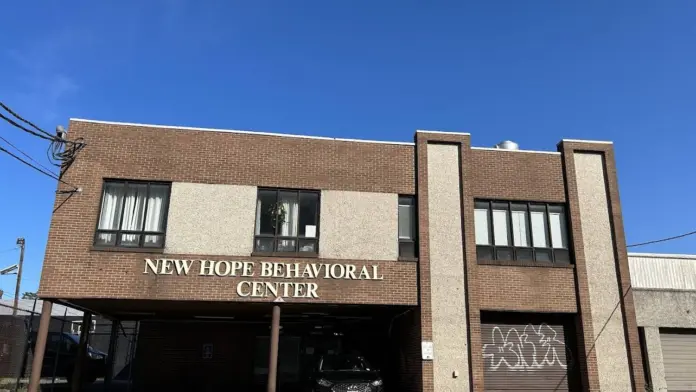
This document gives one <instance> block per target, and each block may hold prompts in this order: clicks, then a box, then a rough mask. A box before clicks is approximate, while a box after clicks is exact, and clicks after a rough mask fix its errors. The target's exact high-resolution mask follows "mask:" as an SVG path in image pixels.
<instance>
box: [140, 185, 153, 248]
mask: <svg viewBox="0 0 696 392" xmlns="http://www.w3.org/2000/svg"><path fill="white" fill-rule="evenodd" d="M149 206H150V183H149V182H148V183H147V185H146V186H145V211H143V220H142V222H141V223H142V226H141V233H143V234H140V238H139V239H138V244H139V246H141V247H142V246H143V245H144V244H145V234H144V233H145V230H146V229H145V223H147V208H148V207H149Z"/></svg>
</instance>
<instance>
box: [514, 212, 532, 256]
mask: <svg viewBox="0 0 696 392" xmlns="http://www.w3.org/2000/svg"><path fill="white" fill-rule="evenodd" d="M528 238H529V235H528V234H527V212H526V211H512V240H513V242H514V244H515V246H525V247H526V246H529V240H528Z"/></svg>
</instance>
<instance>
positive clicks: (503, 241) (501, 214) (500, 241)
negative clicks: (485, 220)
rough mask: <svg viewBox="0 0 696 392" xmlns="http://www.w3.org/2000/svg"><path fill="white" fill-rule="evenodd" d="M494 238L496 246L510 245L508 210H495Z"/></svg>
mask: <svg viewBox="0 0 696 392" xmlns="http://www.w3.org/2000/svg"><path fill="white" fill-rule="evenodd" d="M493 239H494V241H495V245H496V246H508V245H509V243H508V211H507V210H493Z"/></svg>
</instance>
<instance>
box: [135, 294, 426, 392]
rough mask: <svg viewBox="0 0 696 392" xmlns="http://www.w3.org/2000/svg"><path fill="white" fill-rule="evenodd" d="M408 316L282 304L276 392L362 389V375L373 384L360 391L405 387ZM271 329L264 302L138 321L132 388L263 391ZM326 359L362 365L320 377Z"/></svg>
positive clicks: (379, 309)
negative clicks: (333, 386)
mask: <svg viewBox="0 0 696 392" xmlns="http://www.w3.org/2000/svg"><path fill="white" fill-rule="evenodd" d="M409 313H412V309H410V308H406V307H396V306H368V305H360V306H357V305H340V306H337V305H322V306H317V305H312V306H309V305H307V306H305V305H297V304H285V305H283V306H282V312H281V319H280V327H281V329H280V336H279V350H278V371H277V390H278V391H279V392H294V391H310V390H313V389H311V388H314V387H316V385H315V384H317V383H319V382H320V383H322V384H323V385H328V384H340V385H337V386H343V384H346V385H345V386H346V388H348V387H349V386H350V388H353V387H354V385H353V384H355V385H357V386H358V387H360V386H361V385H362V384H366V383H367V381H368V380H361V377H362V378H365V377H368V378H369V377H371V380H369V383H374V385H372V386H370V389H359V390H360V391H365V392H367V391H381V390H382V389H380V388H377V387H383V386H387V385H389V386H391V388H389V389H395V388H399V389H402V387H403V385H402V383H403V377H402V374H403V373H404V371H403V369H402V364H403V363H404V358H403V347H404V346H406V345H408V343H409V342H406V341H405V340H404V339H405V338H404V336H408V335H405V334H403V333H402V331H403V330H405V329H408V328H405V327H406V326H405V325H404V323H407V322H410V320H412V319H411V318H410V317H408V314H409ZM270 332H271V307H270V306H269V305H267V304H263V305H259V304H253V305H252V304H243V305H242V304H240V306H239V309H238V310H237V311H228V312H226V314H225V315H199V316H194V317H192V318H189V319H182V318H179V319H176V320H175V319H152V320H142V321H141V323H140V333H139V336H138V345H137V351H136V362H135V369H136V370H135V373H134V380H133V382H134V386H135V389H136V390H152V389H153V388H157V389H158V390H159V389H169V390H198V391H206V390H244V391H265V390H266V381H267V377H268V363H269V348H270ZM411 346H413V344H411ZM327 357H332V358H360V361H364V362H360V363H359V364H355V363H354V362H351V365H350V366H352V367H354V368H351V369H345V370H352V371H353V372H352V373H350V372H348V373H342V374H341V377H338V375H337V374H338V373H336V372H334V373H331V375H329V376H326V374H329V373H327V372H324V373H322V374H324V376H320V374H319V373H318V372H317V367H318V365H319V364H320V361H321V359H322V358H327ZM342 360H343V359H342ZM327 366H328V365H327V364H325V365H324V367H325V368H326V367H327ZM358 370H359V371H358ZM346 375H351V376H356V377H353V378H351V377H348V378H345V377H343V376H346ZM358 375H359V376H358ZM339 378H340V379H339ZM320 379H322V380H320ZM378 380H379V381H378ZM363 381H364V382H363ZM348 384H350V385H348ZM351 390H352V389H351Z"/></svg>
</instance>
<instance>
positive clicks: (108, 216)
mask: <svg viewBox="0 0 696 392" xmlns="http://www.w3.org/2000/svg"><path fill="white" fill-rule="evenodd" d="M124 188H125V185H124V184H116V183H107V184H106V185H105V186H104V195H103V198H102V206H101V215H100V217H99V225H98V229H99V230H119V229H120V230H126V231H164V227H163V226H164V212H165V209H166V206H167V202H168V198H169V188H168V187H167V186H163V185H162V186H161V185H152V186H151V187H150V195H149V197H148V195H147V185H145V184H129V185H128V188H127V189H124ZM124 192H125V194H124ZM146 206H147V215H145V207H146ZM115 235H116V234H113V233H100V234H99V235H98V241H99V243H102V244H112V245H113V244H115V243H116V241H115V238H114V237H115ZM139 240H140V238H139V235H138V234H122V235H121V243H122V244H124V245H134V244H135V245H137V244H139ZM161 240H162V236H161V235H147V236H145V239H144V241H145V243H146V244H148V243H149V244H157V243H159V242H160V241H161Z"/></svg>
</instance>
